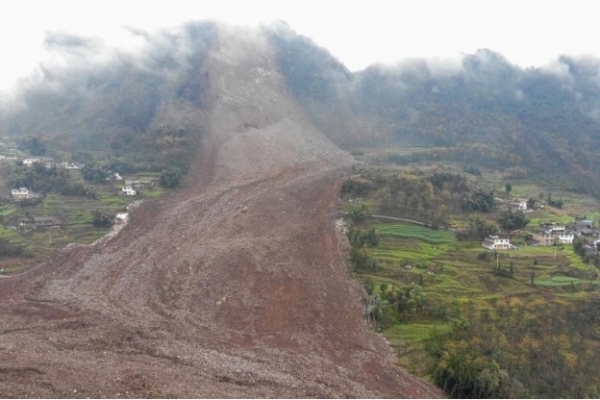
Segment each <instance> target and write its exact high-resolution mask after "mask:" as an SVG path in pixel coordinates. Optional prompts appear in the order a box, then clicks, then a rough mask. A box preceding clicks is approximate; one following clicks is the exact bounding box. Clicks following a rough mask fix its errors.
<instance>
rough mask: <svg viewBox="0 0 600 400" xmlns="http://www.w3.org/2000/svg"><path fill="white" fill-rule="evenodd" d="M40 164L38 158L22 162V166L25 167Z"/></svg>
mask: <svg viewBox="0 0 600 400" xmlns="http://www.w3.org/2000/svg"><path fill="white" fill-rule="evenodd" d="M38 162H40V159H39V158H26V159H24V160H23V165H24V166H26V167H31V166H32V165H33V164H35V163H38Z"/></svg>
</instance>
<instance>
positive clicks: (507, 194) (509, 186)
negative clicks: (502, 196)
mask: <svg viewBox="0 0 600 400" xmlns="http://www.w3.org/2000/svg"><path fill="white" fill-rule="evenodd" d="M504 189H505V190H506V197H508V196H509V195H510V192H512V185H511V184H510V183H508V182H506V185H504Z"/></svg>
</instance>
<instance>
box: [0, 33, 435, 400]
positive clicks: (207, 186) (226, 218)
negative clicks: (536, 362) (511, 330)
mask: <svg viewBox="0 0 600 400" xmlns="http://www.w3.org/2000/svg"><path fill="white" fill-rule="evenodd" d="M273 59H274V58H273V54H272V52H271V50H270V48H269V46H268V43H267V40H266V39H265V37H264V36H263V35H262V34H261V33H259V32H254V31H244V32H240V31H231V30H228V29H226V28H222V29H221V30H220V33H219V43H218V45H217V46H216V47H215V49H214V50H213V51H212V52H211V54H210V57H209V60H208V62H207V65H206V69H207V71H208V73H209V74H210V76H211V93H210V96H211V98H210V101H209V104H211V106H210V109H209V110H208V111H207V112H206V114H205V115H203V116H202V118H206V120H207V121H208V124H209V127H210V131H211V134H210V136H208V137H206V138H205V140H204V143H203V147H202V149H201V150H200V151H199V158H198V161H197V163H196V165H195V167H194V169H193V170H194V175H193V179H191V181H190V182H189V187H188V188H187V189H186V190H182V191H180V192H179V193H177V194H176V195H174V196H171V197H168V198H164V199H159V200H157V201H154V202H149V203H147V204H144V206H142V207H140V208H138V209H136V210H133V211H132V212H131V216H130V222H129V224H128V225H127V226H126V227H124V228H123V230H122V231H121V232H120V233H119V235H118V237H116V238H112V239H109V240H106V241H103V242H101V243H98V244H97V245H96V246H92V247H85V248H83V247H82V248H74V249H69V250H66V251H63V252H61V253H60V254H57V255H56V256H55V257H54V258H53V259H52V260H50V261H48V262H47V263H46V264H44V265H41V266H40V267H39V268H36V269H34V270H31V271H29V272H28V273H26V274H23V275H21V276H18V277H15V278H11V279H3V280H1V281H0V321H1V327H0V392H1V393H2V394H3V397H170V396H177V397H189V398H195V397H235V398H240V397H241V398H248V397H253V398H254V397H323V396H325V397H437V396H439V395H440V392H439V391H438V390H437V389H435V388H434V387H432V386H431V385H429V384H427V383H426V382H424V381H422V380H420V379H417V378H414V377H412V376H410V375H408V374H407V373H405V372H404V371H403V370H401V369H399V368H397V367H396V366H395V357H394V355H393V354H392V352H391V350H390V348H389V346H388V345H387V343H386V342H385V340H384V339H383V338H381V337H380V336H378V335H375V334H374V333H373V332H372V331H371V330H370V328H369V326H368V325H367V323H366V321H365V318H364V315H363V308H364V305H363V300H364V299H363V294H362V290H361V289H360V287H359V285H358V284H357V283H356V282H354V281H353V280H352V279H351V278H350V276H349V274H348V273H347V268H346V266H345V265H344V261H343V258H342V257H341V254H340V252H339V243H338V236H337V235H336V231H335V228H334V223H333V220H334V216H335V199H336V198H337V195H338V193H339V185H340V177H341V174H342V172H343V171H344V169H345V168H347V166H348V165H350V159H349V157H348V156H347V155H346V154H345V153H344V152H342V151H341V150H339V149H338V148H337V147H336V146H334V145H333V144H332V143H331V142H330V141H329V140H328V139H327V138H326V137H325V136H324V135H323V134H322V133H321V132H319V131H318V130H316V128H314V126H313V125H312V124H311V123H310V122H309V121H308V119H307V118H306V117H305V116H304V114H303V112H302V110H301V109H300V108H299V107H298V106H297V105H296V104H295V103H294V102H293V101H292V100H291V99H290V98H289V97H288V96H287V95H286V93H287V92H286V89H285V86H284V82H283V80H282V78H281V77H280V75H279V74H278V73H277V67H276V65H275V64H274V61H273Z"/></svg>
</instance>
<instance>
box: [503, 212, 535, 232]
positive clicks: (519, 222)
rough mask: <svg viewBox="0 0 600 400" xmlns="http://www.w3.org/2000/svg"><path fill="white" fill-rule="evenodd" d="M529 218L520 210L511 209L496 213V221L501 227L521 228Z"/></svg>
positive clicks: (507, 228) (508, 228)
mask: <svg viewBox="0 0 600 400" xmlns="http://www.w3.org/2000/svg"><path fill="white" fill-rule="evenodd" d="M529 221H530V220H529V219H528V218H527V217H525V214H524V213H523V211H521V210H517V211H513V210H511V209H507V210H504V211H502V212H500V213H498V223H499V224H500V226H501V227H502V228H503V229H506V230H513V229H523V228H525V227H526V226H527V224H528V223H529Z"/></svg>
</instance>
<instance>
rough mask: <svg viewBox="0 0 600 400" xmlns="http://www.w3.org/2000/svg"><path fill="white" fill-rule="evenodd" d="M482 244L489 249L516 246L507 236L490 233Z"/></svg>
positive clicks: (503, 248) (506, 248) (504, 248)
mask: <svg viewBox="0 0 600 400" xmlns="http://www.w3.org/2000/svg"><path fill="white" fill-rule="evenodd" d="M481 245H482V246H483V247H485V248H486V249H488V250H508V249H512V248H514V246H513V245H512V244H511V243H510V240H509V239H508V238H507V237H500V236H498V235H490V236H488V237H486V238H485V240H484V241H483V242H481Z"/></svg>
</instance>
